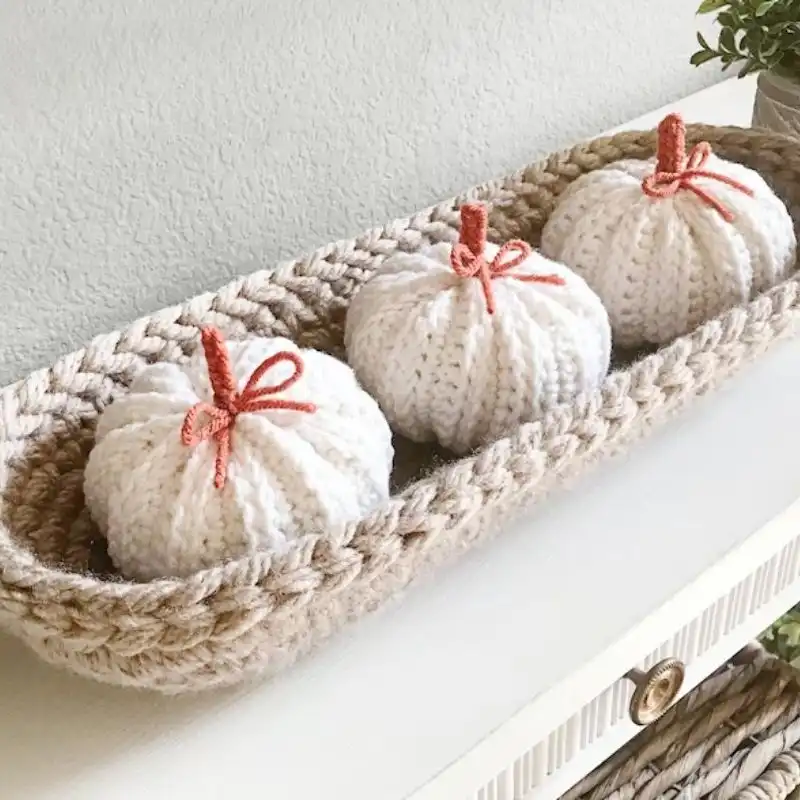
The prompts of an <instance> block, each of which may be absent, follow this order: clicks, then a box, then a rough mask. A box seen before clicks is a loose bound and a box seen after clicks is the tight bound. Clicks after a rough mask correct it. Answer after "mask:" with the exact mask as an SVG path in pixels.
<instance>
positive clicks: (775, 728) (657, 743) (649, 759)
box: [561, 651, 800, 800]
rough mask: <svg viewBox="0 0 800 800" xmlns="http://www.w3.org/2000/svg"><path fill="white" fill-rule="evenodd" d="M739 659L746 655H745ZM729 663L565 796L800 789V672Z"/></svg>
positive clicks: (566, 799)
mask: <svg viewBox="0 0 800 800" xmlns="http://www.w3.org/2000/svg"><path fill="white" fill-rule="evenodd" d="M737 660H738V659H737ZM745 661H746V663H738V664H729V665H727V666H726V667H725V668H724V669H723V670H721V671H720V672H718V673H717V674H715V675H713V676H711V677H710V678H708V679H707V680H706V681H704V682H703V683H702V684H700V685H699V686H698V687H697V688H696V689H694V690H693V691H691V692H690V693H689V694H687V695H686V697H684V698H683V699H682V700H681V701H680V702H678V703H677V704H676V705H675V706H673V707H672V708H671V709H670V710H669V711H668V712H667V713H666V714H665V715H664V716H663V717H661V719H659V720H658V721H657V722H655V723H653V724H652V725H650V726H649V727H648V728H646V729H645V730H644V731H643V732H642V733H641V734H639V736H637V737H636V738H635V739H632V740H631V741H630V742H629V743H628V744H627V745H625V746H624V747H623V748H622V749H621V750H619V751H618V752H617V753H615V754H614V755H613V756H612V757H611V758H610V759H609V760H608V761H606V762H605V763H604V764H602V765H601V766H600V767H598V768H597V769H596V770H595V771H594V772H592V773H591V774H590V775H589V776H587V777H586V778H584V779H583V780H582V781H581V782H580V783H578V784H577V785H576V786H575V787H573V788H572V789H571V790H570V791H569V792H567V794H565V795H564V796H563V797H562V798H561V800H697V799H698V798H701V797H702V798H709V800H731V798H737V800H783V798H785V797H788V796H789V794H791V793H792V792H793V791H794V790H795V789H796V788H797V787H798V786H800V674H799V673H798V672H797V671H796V670H794V669H793V668H792V667H790V666H789V665H788V664H787V663H786V662H784V661H781V660H780V659H778V658H775V657H774V656H769V655H767V654H766V653H765V652H763V651H761V652H755V651H751V652H750V653H749V654H748V655H747V656H746V657H745Z"/></svg>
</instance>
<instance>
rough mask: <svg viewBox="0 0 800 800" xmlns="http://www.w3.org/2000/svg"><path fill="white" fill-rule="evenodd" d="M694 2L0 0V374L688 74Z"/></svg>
mask: <svg viewBox="0 0 800 800" xmlns="http://www.w3.org/2000/svg"><path fill="white" fill-rule="evenodd" d="M696 5H697V0H669V2H664V0H603V1H602V2H600V1H599V0H440V1H439V2H432V1H431V0H404V2H402V3H399V2H392V1H391V0H371V2H370V0H336V2H333V0H331V1H330V2H326V0H113V1H110V0H50V1H49V2H47V1H46V0H1V1H0V299H1V300H2V313H0V342H2V345H0V348H1V349H0V383H5V382H8V381H10V380H13V379H16V378H17V377H20V376H22V375H24V374H25V373H26V372H28V371H30V370H31V369H33V368H35V367H37V366H42V365H45V364H47V363H49V362H50V361H51V360H52V359H53V358H54V357H55V356H56V355H58V354H59V353H60V352H63V351H65V350H68V349H73V348H74V347H77V346H79V345H80V344H81V343H82V342H83V341H85V340H86V339H87V338H88V337H90V336H92V335H94V334H97V333H101V332H104V331H106V330H109V329H113V328H116V327H118V326H120V325H122V324H124V323H125V322H127V321H129V320H132V319H134V318H136V317H137V316H139V315H140V314H142V313H145V312H148V311H152V310H155V309H157V308H160V307H162V306H164V305H168V304H172V303H174V302H176V301H179V300H181V299H183V298H185V297H187V296H190V295H193V294H196V293H198V292H200V291H203V290H206V289H212V288H215V287H217V286H219V285H220V284H222V283H224V282H226V281H227V280H228V279H229V278H230V277H232V276H234V275H236V274H241V273H243V272H249V271H252V270H253V269H255V268H257V267H258V266H259V265H263V264H270V263H272V262H274V261H275V260H276V259H279V258H290V257H294V256H296V255H301V254H302V253H304V252H306V251H308V250H310V249H312V248H314V247H316V246H317V245H320V244H324V243H325V242H327V241H329V240H331V239H337V238H342V237H346V236H350V235H353V234H356V233H358V232H360V231H361V230H362V229H364V228H366V227H370V226H372V225H375V224H380V223H382V222H384V221H385V220H387V219H388V218H392V217H396V216H400V215H403V214H405V213H408V212H409V211H412V210H414V209H416V208H419V207H421V206H425V205H427V204H429V203H431V202H434V201H436V200H438V199H441V198H443V197H447V196H449V195H451V194H454V193H456V192H457V191H459V190H461V189H463V188H465V187H466V186H469V185H471V184H473V183H476V182H479V181H482V180H485V179H487V178H490V177H495V176H497V175H499V174H503V173H505V172H507V171H509V170H511V169H514V168H516V167H518V166H520V165H522V164H523V163H525V162H527V161H530V160H532V159H533V158H534V157H536V156H537V155H540V154H542V153H543V152H545V151H548V150H551V149H553V148H555V147H559V146H562V145H565V144H567V143H569V142H571V141H573V140H575V139H576V138H578V137H582V136H587V135H591V134H594V133H596V132H597V131H599V130H602V129H605V128H607V127H610V126H612V125H614V124H617V123H619V122H622V121H624V120H625V119H628V118H630V117H633V116H637V115H638V114H640V113H642V112H644V111H647V110H648V109H650V108H653V107H657V106H660V105H662V104H663V103H665V102H668V101H670V100H672V99H674V98H676V97H679V96H682V95H684V94H687V93H688V92H689V91H691V90H693V89H697V88H700V87H701V86H704V85H707V84H709V83H712V82H714V81H715V80H716V79H717V78H718V74H717V73H716V72H714V71H713V70H710V71H696V70H694V69H692V68H691V67H690V66H689V65H688V57H689V55H690V53H691V52H692V50H693V45H694V30H695V19H694V9H695V7H696Z"/></svg>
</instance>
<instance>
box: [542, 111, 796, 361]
mask: <svg viewBox="0 0 800 800" xmlns="http://www.w3.org/2000/svg"><path fill="white" fill-rule="evenodd" d="M685 133H686V129H685V126H684V124H683V121H682V120H681V118H680V116H678V115H676V114H671V115H669V116H668V117H666V118H665V119H664V121H663V122H662V123H661V125H660V126H659V145H658V158H657V159H652V160H648V161H638V160H627V161H619V162H617V163H614V164H610V165H609V166H607V167H605V168H603V169H598V170H595V171H593V172H589V173H587V174H586V175H583V176H582V177H580V178H579V179H578V180H576V181H575V182H574V183H573V184H572V185H571V186H570V187H569V188H568V189H567V190H566V191H565V192H564V194H563V195H562V197H561V199H560V200H559V202H558V204H557V206H556V208H555V210H554V211H553V213H552V215H551V216H550V219H549V220H548V222H547V224H546V225H545V227H544V230H543V232H542V252H543V253H545V254H546V255H548V256H549V257H551V258H555V259H558V260H559V261H562V262H563V263H565V264H567V265H569V266H570V267H571V268H572V269H574V270H575V271H576V272H577V273H578V274H579V275H581V276H582V277H583V278H585V279H586V282H587V283H588V284H589V285H590V286H591V287H592V288H593V289H594V290H595V291H596V292H597V293H598V294H599V295H600V298H601V299H602V301H603V303H604V304H605V306H606V308H607V309H608V314H609V317H610V319H611V328H612V331H613V334H614V343H615V345H619V346H621V347H639V346H642V345H647V344H656V345H660V344H664V343H666V342H669V341H671V340H672V339H674V338H676V337H677V336H681V335H682V334H685V333H688V332H689V331H691V330H693V329H694V328H696V327H697V326H698V325H699V324H701V323H702V322H704V321H706V320H708V319H711V318H713V317H715V316H716V315H718V314H719V313H721V312H722V311H725V310H727V309H729V308H732V307H733V306H736V305H739V304H740V303H743V302H746V301H747V300H749V299H751V298H752V297H754V296H755V295H757V294H759V293H760V292H762V291H764V290H765V289H768V288H769V287H771V286H773V285H775V284H776V283H779V282H780V281H781V280H783V279H784V278H785V277H786V276H787V275H788V273H789V272H790V271H791V270H792V269H793V266H794V261H795V247H796V243H795V234H794V226H793V224H792V219H791V217H790V216H789V213H788V211H787V210H786V207H785V206H784V205H783V203H782V202H781V201H780V199H779V198H778V197H777V196H776V195H775V194H774V193H773V192H772V190H771V189H770V188H769V186H767V184H766V182H765V181H764V179H763V178H762V177H761V176H760V175H759V174H758V173H757V172H755V171H753V170H751V169H748V168H747V167H745V166H743V165H741V164H736V163H732V162H729V161H725V160H723V159H721V158H718V157H717V156H715V155H713V154H712V153H711V149H710V147H709V145H708V144H706V143H702V144H699V145H697V146H696V147H695V148H693V149H692V151H691V152H690V153H689V154H688V156H687V155H686V150H685Z"/></svg>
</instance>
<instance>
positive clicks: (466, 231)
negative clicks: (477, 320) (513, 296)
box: [450, 203, 565, 314]
mask: <svg viewBox="0 0 800 800" xmlns="http://www.w3.org/2000/svg"><path fill="white" fill-rule="evenodd" d="M488 218H489V215H488V212H487V211H486V207H485V206H483V205H480V204H478V203H467V204H466V205H463V206H461V234H460V236H459V240H458V243H457V244H456V245H455V246H454V247H453V250H452V252H451V253H450V266H451V267H452V268H453V272H455V273H456V275H458V276H459V277H460V278H477V279H478V280H479V281H480V284H481V289H482V290H483V296H484V298H485V299H486V310H487V311H488V312H489V314H494V312H495V308H496V304H495V299H494V291H493V290H492V281H493V280H494V279H495V278H515V279H516V280H518V281H524V282H526V283H545V284H551V285H555V286H563V285H564V283H565V282H564V279H563V278H562V277H560V276H559V275H518V274H514V273H512V272H511V270H512V269H514V267H517V266H519V265H520V264H521V263H522V262H523V261H525V259H526V258H528V256H530V254H531V247H530V245H529V244H528V243H527V242H523V241H522V240H520V239H512V240H511V241H510V242H506V243H505V244H504V245H503V246H502V247H501V248H500V250H499V252H498V253H497V255H496V256H495V257H494V258H493V259H492V260H491V262H487V261H486V259H485V258H484V251H485V249H486V231H487V229H488Z"/></svg>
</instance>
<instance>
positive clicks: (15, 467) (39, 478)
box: [0, 126, 800, 692]
mask: <svg viewBox="0 0 800 800" xmlns="http://www.w3.org/2000/svg"><path fill="white" fill-rule="evenodd" d="M688 138H689V142H690V143H691V144H694V143H696V142H698V141H701V140H706V141H709V142H710V143H711V145H712V147H713V148H714V150H715V152H716V153H717V154H718V155H719V156H720V157H722V158H727V159H730V160H733V161H739V162H741V163H743V164H746V165H747V166H749V167H751V168H753V169H755V170H757V171H758V172H759V173H760V174H761V175H762V176H763V177H764V178H765V179H766V180H767V182H768V183H769V184H770V185H771V186H772V187H773V189H774V190H775V191H776V192H777V194H778V195H779V196H780V197H781V199H782V200H783V201H784V202H785V203H786V204H787V206H788V208H789V210H790V213H791V214H792V217H793V219H794V221H795V223H797V221H798V219H800V143H798V142H796V141H795V140H793V139H790V138H788V137H782V136H779V135H775V134H765V133H759V132H755V131H750V130H741V129H735V128H722V129H721V128H711V127H705V126H689V137H688ZM655 145H656V140H655V134H654V133H653V132H646V133H625V134H621V135H617V136H614V137H612V138H605V139H599V140H596V141H594V142H591V143H589V144H584V145H581V146H579V147H576V148H574V149H572V150H571V151H568V152H565V153H561V154H558V155H553V156H551V157H550V158H548V159H546V160H544V161H541V162H540V163H537V164H535V165H533V166H531V167H529V168H527V169H525V170H522V171H520V172H519V173H517V174H515V175H513V176H511V177H509V178H508V179H505V180H502V181H497V182H493V183H490V184H487V185H485V186H482V187H478V188H476V189H473V190H471V191H469V192H466V193H465V194H464V195H463V196H462V197H460V198H457V199H455V200H452V201H449V202H446V203H442V204H440V205H437V206H436V207H434V208H431V209H428V210H426V211H423V212H420V213H419V214H417V215H415V216H413V217H411V218H410V219H405V220H400V221H397V222H393V223H391V224H389V225H387V226H386V227H385V228H382V229H377V230H373V231H370V232H368V233H365V234H364V235H363V236H360V237H358V238H357V239H354V240H352V241H348V242H339V243H336V244H331V245H328V246H327V247H324V248H322V249H320V250H318V251H317V252H316V253H314V254H313V255H311V256H310V257H309V258H307V259H303V260H299V261H296V262H294V263H289V264H282V265H279V266H278V267H276V268H275V269H273V270H269V271H263V272H258V273H255V274H253V275H250V276H249V277H246V278H242V279H239V280H236V281H234V282H233V283H231V284H229V285H228V286H227V287H225V288H224V289H222V290H221V291H219V292H217V293H216V294H206V295H202V296H200V297H197V298H195V299H193V300H190V301H188V302H187V303H186V304H185V305H183V306H180V307H175V308H170V309H167V310H164V311H162V312H160V313H157V314H154V315H153V316H151V317H148V318H145V319H142V320H140V321H139V322H137V323H135V324H134V325H132V326H131V327H129V328H128V329H127V330H124V331H121V332H117V333H113V334H109V335H106V336H101V337H99V338H97V339H95V340H94V341H93V342H91V343H90V344H89V345H88V346H87V347H86V348H85V349H84V350H81V351H79V352H76V353H73V354H71V355H68V356H66V357H64V358H61V359H60V360H59V361H58V362H57V363H56V364H55V365H54V366H52V367H51V368H50V369H45V370H41V371H39V372H36V373H34V374H33V375H31V376H30V377H28V378H27V379H25V380H23V381H21V382H19V383H17V384H15V385H12V386H10V387H8V388H6V389H5V390H2V392H0V464H1V467H0V625H2V626H3V627H5V628H7V629H9V630H10V631H11V632H13V633H14V634H16V635H17V636H19V637H20V638H21V639H23V640H24V641H25V642H26V643H27V644H28V645H29V646H30V647H32V648H33V649H34V650H35V651H36V652H37V653H39V654H40V655H41V656H42V657H43V658H45V659H46V660H48V661H49V662H51V663H54V664H58V665H62V666H65V667H68V668H71V669H72V670H74V671H76V672H78V673H80V674H83V675H87V676H91V677H94V678H97V679H100V680H103V681H106V682H109V683H115V684H122V685H130V686H139V687H146V688H150V689H156V690H160V691H164V692H179V691H187V690H196V689H207V688H211V687H216V686H223V685H227V684H232V683H235V682H237V681H239V680H242V679H244V678H246V677H249V676H253V675H256V674H265V673H274V672H275V671H276V670H277V669H280V668H281V667H284V666H286V665H287V664H288V663H290V662H291V661H293V660H294V659H295V658H296V657H297V656H298V655H300V654H302V653H304V652H306V651H308V650H309V649H310V648H311V647H313V646H315V645H317V644H319V643H320V642H322V641H323V640H324V639H325V638H326V637H327V636H329V635H330V634H331V633H333V632H334V631H335V630H336V629H338V628H340V627H341V626H342V625H344V624H345V623H346V622H348V621H350V620H353V619H355V618H357V617H359V616H360V615H362V614H365V613H367V612H369V611H372V610H373V609H376V608H377V607H378V606H380V605H381V604H382V603H383V602H384V601H386V600H388V599H390V598H391V597H393V596H395V595H397V594H398V593H399V592H400V591H401V590H403V589H404V588H406V587H407V586H408V585H409V583H411V582H412V581H413V580H414V579H415V578H417V577H419V576H421V575H423V574H426V573H429V572H430V570H431V568H433V567H436V566H438V565H440V564H442V563H444V562H446V561H447V560H449V559H451V558H452V557H454V556H456V555H457V554H459V553H460V552H463V551H464V550H465V549H466V548H469V547H472V546H475V545H477V544H478V543H479V542H482V541H484V540H486V539H488V538H490V537H491V536H493V535H494V534H496V533H497V532H499V531H501V530H502V528H503V524H504V523H505V522H506V521H507V520H508V519H509V518H510V517H511V516H513V515H516V514H517V513H519V511H520V510H521V509H522V508H524V507H526V506H529V505H530V504H532V503H534V502H537V501H540V500H541V499H542V498H543V497H544V496H545V495H546V494H547V492H548V491H549V490H550V489H552V488H553V487H555V486H556V485H559V484H563V483H564V482H565V481H566V480H567V479H569V478H571V477H573V476H575V475H577V474H578V473H579V472H581V471H582V470H583V469H585V468H586V467H588V466H589V465H590V464H591V463H594V462H596V461H597V460H598V456H609V455H611V454H613V453H616V452H619V450H620V448H621V447H623V446H625V445H628V444H630V443H631V442H633V441H634V440H635V439H636V438H637V437H639V436H640V435H642V434H646V433H647V432H649V431H650V430H651V429H652V428H653V427H654V425H653V423H655V422H658V421H663V420H665V419H667V418H668V417H669V415H670V414H671V413H672V412H674V411H676V410H677V409H679V408H680V407H681V406H683V405H685V404H686V403H687V402H690V401H691V400H692V399H693V398H694V397H696V396H698V395H700V394H702V393H704V392H706V391H708V390H709V389H710V388H712V387H714V386H716V385H717V384H718V383H719V382H720V380H721V379H722V378H724V377H726V376H727V375H729V374H730V373H731V372H732V371H733V370H734V368H736V367H737V366H739V365H741V364H742V363H744V362H745V361H747V360H749V359H750V358H751V357H753V356H755V355H757V354H758V353H760V352H762V351H763V350H764V348H765V346H766V345H768V344H769V343H770V342H772V341H773V340H775V339H776V338H777V337H778V336H779V335H780V334H781V333H782V332H784V331H785V330H786V329H787V328H788V326H789V324H790V323H791V322H792V321H793V320H794V319H795V317H796V315H797V311H798V308H800V299H799V296H798V283H797V281H798V278H797V277H796V276H795V275H794V274H793V276H792V277H790V278H789V279H788V280H786V281H785V282H784V283H782V284H780V285H779V286H777V287H775V288H773V289H771V290H769V291H768V292H766V293H765V294H763V295H761V296H760V297H758V298H756V299H755V300H753V301H752V302H750V303H749V304H747V305H744V306H741V307H737V308H734V309H732V310H731V311H729V312H726V313H725V314H723V315H722V316H720V317H718V318H716V319H714V320H711V321H710V322H707V323H705V324H703V325H702V326H701V327H699V328H698V329H696V330H695V331H693V332H692V333H690V334H688V335H686V336H684V337H681V338H679V339H677V340H675V341H674V342H672V343H670V344H668V345H667V346H666V347H664V348H662V349H661V350H658V351H657V352H651V353H650V354H644V355H642V354H639V355H638V356H637V357H636V358H635V359H632V358H631V357H630V356H629V355H628V356H627V357H626V356H625V355H624V354H619V353H617V354H616V367H615V370H614V371H612V373H611V374H610V375H609V377H608V378H607V379H606V381H605V382H604V384H603V385H602V387H601V388H600V389H599V390H598V391H597V392H596V393H595V394H593V395H591V396H588V397H583V398H582V399H580V400H579V401H578V402H576V403H575V404H573V405H570V406H561V407H558V408H556V409H555V410H553V411H550V412H548V414H547V415H546V416H545V417H544V418H543V419H541V420H540V421H537V422H533V423H529V424H526V425H523V426H522V427H520V428H519V429H518V430H517V431H516V432H515V433H513V434H512V435H510V436H508V437H507V438H504V439H501V440H500V441H498V442H496V443H494V444H491V445H488V446H486V447H484V448H483V449H481V450H479V451H477V452H474V453H471V454H468V455H467V456H466V457H464V458H461V459H455V458H454V457H452V456H449V455H448V454H446V453H443V452H441V451H434V450H433V449H432V448H429V447H427V446H422V445H410V444H409V443H404V442H402V441H398V442H396V445H397V451H398V452H397V458H396V463H395V476H394V484H395V490H394V491H395V493H394V495H393V496H392V498H391V499H390V500H389V501H388V503H386V504H385V505H384V506H382V507H380V508H378V509H377V510H376V511H374V512H372V513H370V514H369V516H367V517H365V518H364V519H362V520H360V521H358V522H356V523H353V524H351V525H349V526H348V527H346V528H344V529H343V530H338V531H309V532H308V534H307V535H305V536H303V537H301V538H299V539H297V540H295V541H294V542H293V543H292V545H291V547H290V549H289V550H288V552H286V553H283V554H282V555H280V556H270V555H269V554H268V553H266V552H265V553H260V554H258V555H256V556H253V557H250V558H247V559H242V560H238V561H231V562H229V563H226V564H224V565H222V566H219V567H216V568H211V569H207V570H204V571H202V572H198V573H196V574H194V575H192V576H190V577H189V578H187V579H183V580H178V579H159V580H155V581H152V582H150V583H130V582H126V581H123V580H122V579H121V578H119V577H118V576H116V575H115V574H114V573H113V570H112V569H111V567H110V562H109V561H108V559H107V557H106V555H105V548H104V543H103V538H102V536H101V535H100V534H99V532H98V531H97V530H96V529H95V527H94V526H93V524H92V522H91V519H90V517H89V515H88V513H87V511H86V509H85V507H84V503H83V495H82V485H83V469H84V465H85V463H86V460H87V456H88V453H89V450H90V448H91V446H92V442H93V430H94V424H95V419H96V416H97V414H98V411H99V410H100V409H102V408H103V407H104V406H105V405H106V404H107V403H109V402H113V400H114V398H115V397H117V396H119V395H120V393H123V392H125V391H126V386H128V385H129V383H130V381H131V380H132V378H133V377H134V376H135V375H136V374H137V372H138V371H139V370H140V369H141V368H142V367H143V366H144V365H145V364H148V363H153V362H156V361H172V362H182V361H184V360H185V359H186V358H187V357H189V356H190V355H191V354H192V353H193V352H194V350H195V348H196V347H197V346H198V343H199V327H200V326H202V325H208V324H211V325H215V326H217V327H218V328H220V329H221V330H222V331H223V332H224V333H225V335H226V336H227V337H228V338H231V339H236V338H244V337H247V336H250V335H261V336H264V335H276V336H286V337H290V338H292V339H294V340H295V341H296V342H297V343H298V344H299V345H300V346H303V347H314V348H317V349H321V350H326V351H328V352H330V353H333V354H335V355H338V356H340V357H341V355H342V352H343V347H342V337H343V327H344V318H345V313H346V311H347V306H348V301H349V300H350V298H351V297H352V296H353V295H354V293H355V292H356V291H357V290H358V288H359V286H360V285H361V284H363V283H364V281H365V280H367V279H368V278H369V276H370V274H371V273H372V272H373V270H374V269H375V268H376V267H377V266H378V265H379V264H380V263H381V262H382V261H383V260H384V259H385V258H386V257H387V256H389V255H391V254H392V253H394V252H397V251H398V250H402V251H406V252H413V251H415V250H416V249H418V248H419V247H421V246H422V245H425V244H432V243H436V242H440V241H450V242H452V241H455V240H456V239H457V231H456V226H457V225H458V221H459V213H458V208H459V205H460V204H461V203H463V202H466V201H474V202H485V203H487V204H488V206H489V208H490V219H489V221H490V228H489V232H490V238H491V239H493V240H494V241H496V242H502V241H506V240H508V239H512V238H521V239H525V240H527V241H528V242H530V243H531V244H533V245H537V244H538V242H539V235H540V232H541V229H542V226H543V225H544V223H545V221H546V219H547V217H548V214H549V213H550V211H551V209H552V208H553V205H554V203H555V201H556V199H557V197H558V196H559V195H560V194H561V193H562V192H563V191H564V189H565V188H566V187H567V186H568V185H569V183H570V182H571V181H573V180H575V179H576V178H577V177H579V176H580V175H582V174H583V173H585V172H587V171H589V170H594V169H598V168H600V167H602V166H604V165H606V164H609V163H611V162H613V161H618V160H620V159H622V158H636V159H644V158H650V157H652V156H653V154H654V153H655Z"/></svg>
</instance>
